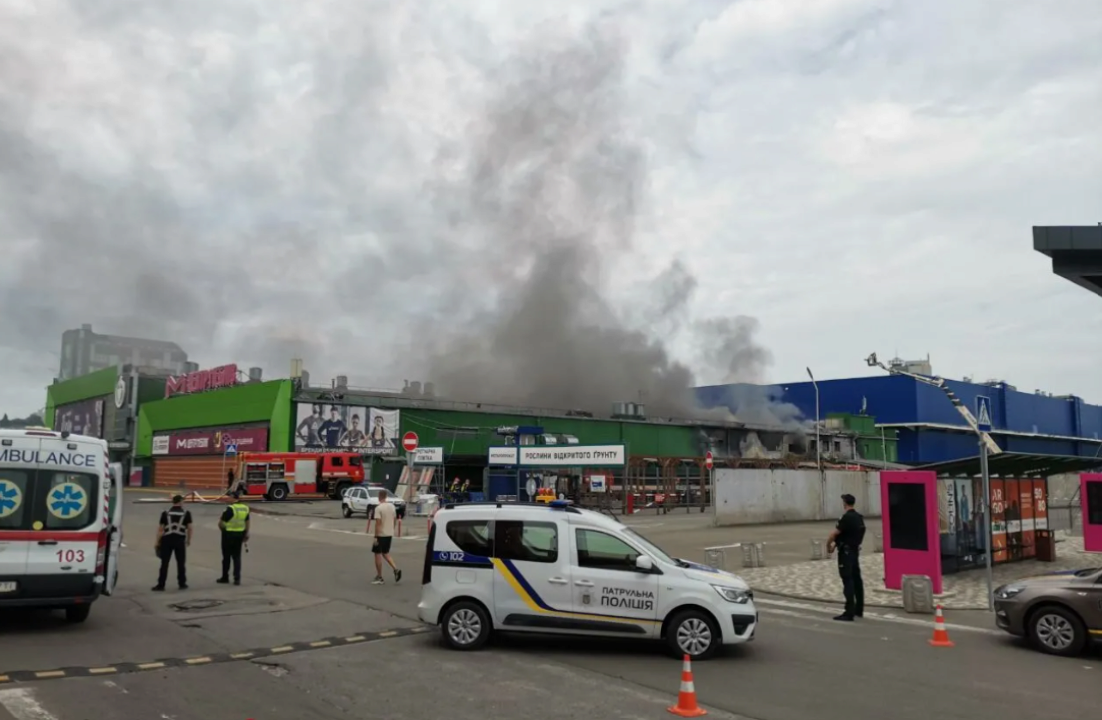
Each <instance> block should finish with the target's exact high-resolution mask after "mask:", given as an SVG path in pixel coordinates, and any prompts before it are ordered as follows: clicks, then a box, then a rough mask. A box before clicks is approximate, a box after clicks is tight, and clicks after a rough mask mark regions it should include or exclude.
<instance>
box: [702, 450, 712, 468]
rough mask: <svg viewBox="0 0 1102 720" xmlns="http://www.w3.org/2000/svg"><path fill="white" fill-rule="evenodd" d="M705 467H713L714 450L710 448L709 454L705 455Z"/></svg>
mask: <svg viewBox="0 0 1102 720" xmlns="http://www.w3.org/2000/svg"><path fill="white" fill-rule="evenodd" d="M704 467H706V468H708V469H709V470H711V469H712V451H711V450H709V451H708V452H707V454H705V455H704Z"/></svg>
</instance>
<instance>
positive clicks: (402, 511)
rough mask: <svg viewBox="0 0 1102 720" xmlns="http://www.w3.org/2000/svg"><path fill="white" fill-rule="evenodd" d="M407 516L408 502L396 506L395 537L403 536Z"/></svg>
mask: <svg viewBox="0 0 1102 720" xmlns="http://www.w3.org/2000/svg"><path fill="white" fill-rule="evenodd" d="M405 518H406V504H405V503H402V504H400V505H395V506H394V537H402V521H403V520H405Z"/></svg>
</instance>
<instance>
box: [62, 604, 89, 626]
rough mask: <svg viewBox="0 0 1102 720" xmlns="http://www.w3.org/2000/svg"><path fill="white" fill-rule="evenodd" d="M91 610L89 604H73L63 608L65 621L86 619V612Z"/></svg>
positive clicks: (74, 621) (71, 621)
mask: <svg viewBox="0 0 1102 720" xmlns="http://www.w3.org/2000/svg"><path fill="white" fill-rule="evenodd" d="M90 612H92V606H91V605H73V606H71V607H67V608H65V622H70V623H82V622H84V621H85V620H87V619H88V613H90Z"/></svg>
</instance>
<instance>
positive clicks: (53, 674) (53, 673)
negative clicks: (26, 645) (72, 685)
mask: <svg viewBox="0 0 1102 720" xmlns="http://www.w3.org/2000/svg"><path fill="white" fill-rule="evenodd" d="M34 676H35V677H36V678H43V679H45V678H60V677H65V671H64V670H45V671H43V672H36V673H35V674H34Z"/></svg>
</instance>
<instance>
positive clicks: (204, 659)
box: [184, 657, 213, 665]
mask: <svg viewBox="0 0 1102 720" xmlns="http://www.w3.org/2000/svg"><path fill="white" fill-rule="evenodd" d="M184 662H186V663H187V664H188V665H203V664H205V663H209V662H213V661H212V660H211V659H210V658H209V657H197V658H188V659H187V660H184Z"/></svg>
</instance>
